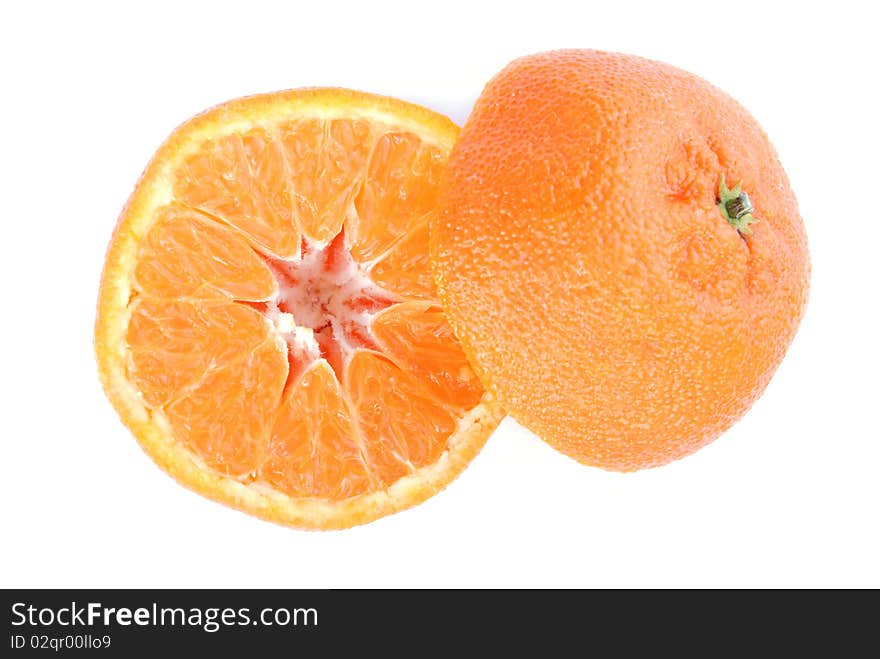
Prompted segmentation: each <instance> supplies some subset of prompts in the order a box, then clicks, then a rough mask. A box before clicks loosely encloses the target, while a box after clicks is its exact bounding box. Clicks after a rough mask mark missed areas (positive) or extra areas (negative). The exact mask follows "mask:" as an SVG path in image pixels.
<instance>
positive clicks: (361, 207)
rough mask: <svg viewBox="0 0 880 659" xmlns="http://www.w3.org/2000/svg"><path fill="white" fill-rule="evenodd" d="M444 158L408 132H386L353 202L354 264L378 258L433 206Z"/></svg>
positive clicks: (380, 140) (376, 148)
mask: <svg viewBox="0 0 880 659" xmlns="http://www.w3.org/2000/svg"><path fill="white" fill-rule="evenodd" d="M446 157H447V154H445V153H443V152H442V151H441V150H440V149H438V148H437V147H434V146H430V145H426V144H424V143H423V142H422V141H421V140H420V139H419V138H418V137H417V136H415V135H413V134H412V133H404V132H389V133H386V134H385V135H382V136H381V137H380V138H379V140H378V142H377V143H376V146H375V148H374V149H373V153H372V156H371V157H370V163H369V167H368V170H367V178H366V180H365V181H364V185H363V188H362V190H361V193H360V195H358V198H357V200H356V201H355V206H356V208H357V214H358V220H357V226H356V230H355V232H354V235H355V236H356V241H355V243H354V245H353V247H352V255H353V256H354V257H355V258H356V259H358V260H361V261H369V260H372V259H375V258H377V257H378V256H380V255H381V254H382V252H384V251H385V250H386V249H388V248H389V247H390V246H391V245H392V243H394V241H395V240H396V239H397V238H399V237H400V236H401V235H403V234H404V233H406V230H407V229H408V228H410V227H412V226H413V224H414V223H415V222H417V221H418V220H419V219H421V218H422V217H423V216H424V215H425V214H426V213H428V212H429V211H430V210H431V209H432V208H433V207H434V203H435V201H436V198H437V186H438V184H439V182H440V175H441V174H442V172H443V168H444V167H445V165H446Z"/></svg>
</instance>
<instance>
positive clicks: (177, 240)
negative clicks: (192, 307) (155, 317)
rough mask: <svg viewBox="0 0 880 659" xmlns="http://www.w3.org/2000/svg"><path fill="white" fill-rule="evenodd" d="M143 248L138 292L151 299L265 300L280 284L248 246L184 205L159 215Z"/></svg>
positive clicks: (166, 208) (136, 280) (136, 277)
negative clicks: (210, 298) (209, 298)
mask: <svg viewBox="0 0 880 659" xmlns="http://www.w3.org/2000/svg"><path fill="white" fill-rule="evenodd" d="M156 215H157V219H156V223H155V224H154V225H153V227H152V229H150V231H149V233H148V234H147V235H146V237H145V238H144V239H143V242H142V243H141V249H140V252H139V254H138V264H137V266H136V268H135V271H134V283H135V288H136V289H137V290H138V291H139V292H141V293H144V294H146V295H149V296H152V297H162V298H175V297H190V298H192V297H216V296H217V295H218V294H220V295H225V296H229V297H234V298H237V299H239V300H265V299H268V298H269V297H270V296H271V295H272V294H273V293H274V291H275V279H274V278H273V277H272V273H271V272H269V269H268V268H267V267H266V264H265V263H264V262H263V261H262V260H261V259H260V258H259V257H258V256H257V255H256V254H255V253H254V251H253V249H251V248H250V247H249V246H248V244H247V241H246V240H245V239H244V238H243V237H242V236H240V235H238V234H236V233H235V232H234V231H232V230H230V229H228V228H224V227H222V226H220V225H219V224H217V223H216V222H213V221H211V220H209V219H207V218H206V217H204V216H203V215H201V214H200V213H198V212H196V211H194V210H191V209H188V208H186V207H183V206H180V205H176V204H175V205H169V206H164V207H162V208H160V209H159V210H158V211H157V212H156Z"/></svg>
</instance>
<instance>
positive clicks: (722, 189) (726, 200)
mask: <svg viewBox="0 0 880 659" xmlns="http://www.w3.org/2000/svg"><path fill="white" fill-rule="evenodd" d="M718 210H720V211H721V214H722V215H723V216H724V219H725V220H727V222H728V224H730V226H732V227H733V228H734V229H736V230H737V231H739V232H740V234H742V235H744V236H750V235H752V229H751V227H750V226H749V225H751V224H755V223H756V222H758V221H759V220H758V218H756V217H755V216H754V215H752V212H754V210H755V207H754V206H752V202H751V200H750V199H749V195H747V194H746V193H745V192H743V189H742V181H740V182H739V183H737V184H736V185H735V186H734V187H733V189H732V190H729V189H728V188H727V183H726V182H725V180H724V174H722V175H721V182H720V183H719V184H718Z"/></svg>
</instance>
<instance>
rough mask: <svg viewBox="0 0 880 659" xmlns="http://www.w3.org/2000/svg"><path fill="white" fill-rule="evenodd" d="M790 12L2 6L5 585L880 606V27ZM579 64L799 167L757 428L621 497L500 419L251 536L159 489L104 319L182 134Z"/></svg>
mask: <svg viewBox="0 0 880 659" xmlns="http://www.w3.org/2000/svg"><path fill="white" fill-rule="evenodd" d="M777 4H778V5H782V6H777ZM786 4H787V3H771V2H766V1H763V2H747V1H744V0H740V1H739V2H736V3H720V4H719V3H712V2H699V3H697V2H695V3H692V4H687V5H685V4H678V3H675V2H661V3H644V4H639V5H633V4H630V3H626V2H621V1H617V0H615V1H614V2H601V3H586V2H583V3H581V2H577V3H575V2H571V3H566V4H561V3H554V2H550V1H548V0H541V1H540V2H535V3H529V4H526V3H522V4H517V3H513V2H506V3H503V4H499V5H497V6H492V7H490V6H489V5H488V4H485V5H484V3H478V2H475V1H471V2H467V3H461V4H455V3H452V2H433V3H429V4H425V5H421V4H419V3H416V2H409V3H402V4H400V5H398V6H393V5H388V4H383V3H380V2H376V1H373V0H364V1H362V2H358V3H353V5H349V6H346V5H344V4H343V3H339V2H323V1H322V2H314V3H310V4H308V5H306V4H305V3H295V2H278V3H273V4H269V3H262V2H256V1H254V0H248V1H247V2H240V3H236V4H227V3H216V2H214V3H204V4H195V3H183V2H173V3H167V4H166V3H158V2H150V3H107V4H106V5H97V4H93V3H84V2H77V3H57V4H54V5H52V4H46V3H38V2H34V3H24V2H21V3H4V5H3V8H2V9H0V76H2V87H0V89H2V94H3V96H4V100H3V102H2V105H0V119H2V121H0V126H2V143H0V221H2V232H3V233H2V239H3V242H2V245H3V249H2V256H0V268H2V273H0V274H2V276H0V281H2V286H3V316H2V318H3V320H2V328H3V329H2V331H3V335H2V336H3V341H2V348H0V350H2V355H0V357H2V361H0V364H2V378H3V379H2V387H3V391H2V396H3V412H2V431H0V432H2V441H0V465H2V469H3V475H2V477H0V495H2V496H0V501H2V503H0V505H2V518H0V523H2V529H3V531H2V535H3V540H2V542H0V586H4V587H11V586H19V587H48V586H95V587H99V586H106V587H133V586H151V587H166V586H167V587H173V586H185V587H190V586H209V587H221V586H236V587H246V586H253V587H343V586H349V587H359V586H479V587H482V586H502V587H505V586H563V587H565V586H582V587H592V586H624V587H626V586H648V587H650V586H692V587H701V586H734V587H735V586H771V587H773V586H873V587H878V586H880V530H878V526H880V515H878V506H880V431H878V414H877V409H878V405H880V388H878V371H880V359H878V345H880V333H878V299H880V296H878V293H877V289H878V283H880V281H878V280H880V277H878V274H880V267H878V261H880V258H878V250H880V203H878V198H880V183H878V177H877V172H878V154H880V140H878V117H880V105H878V101H877V91H876V87H877V68H876V67H877V64H878V63H880V50H878V46H877V42H878V38H877V25H878V21H877V17H876V16H869V15H868V11H870V10H869V9H868V7H870V4H871V3H863V2H858V3H856V2H853V3H848V2H841V1H836V2H833V3H791V4H790V5H788V6H787V7H786ZM484 7H485V8H484ZM559 47H593V48H600V49H606V50H619V51H624V52H630V53H635V54H640V55H644V56H647V57H651V58H655V59H660V60H664V61H667V62H669V63H671V64H674V65H677V66H680V67H682V68H685V69H689V70H691V71H693V72H695V73H697V74H699V75H702V76H703V77H705V78H707V79H709V80H710V81H712V82H714V83H715V84H717V85H718V86H720V87H721V88H723V89H725V90H727V91H728V92H729V93H731V94H732V95H733V96H735V97H736V98H738V99H739V100H740V101H741V102H742V103H743V104H745V106H746V107H748V108H749V109H750V110H751V111H752V113H753V114H754V115H755V116H756V117H757V118H758V120H759V121H760V122H761V123H762V125H763V126H764V128H765V129H766V130H767V132H768V133H769V135H770V137H771V139H772V140H773V141H774V143H775V145H776V147H777V149H778V150H779V153H780V155H781V158H782V161H783V164H784V166H785V167H786V169H787V170H788V172H789V174H790V177H791V180H792V184H793V186H794V189H795V192H796V193H797V195H798V198H799V201H800V204H801V209H802V213H803V216H804V219H805V222H806V226H807V231H808V234H809V238H810V246H811V250H812V258H813V281H812V293H811V298H810V304H809V308H808V310H807V315H806V318H805V320H804V322H803V324H802V326H801V329H800V333H799V334H798V336H797V339H796V340H795V342H794V344H793V346H792V347H791V350H790V352H789V354H788V356H787V358H786V360H785V362H784V363H783V365H782V367H781V368H780V370H779V372H778V374H777V375H776V377H775V379H774V380H773V382H772V384H771V385H770V387H769V389H768V390H767V392H766V394H765V395H764V396H763V398H761V399H760V401H758V403H757V404H756V405H755V407H754V408H753V410H752V411H751V412H750V413H749V414H748V415H747V416H746V417H745V418H744V419H743V420H742V421H741V422H740V423H738V424H737V425H736V426H735V427H734V428H733V429H732V430H730V431H729V432H727V433H726V434H725V435H724V436H723V437H722V438H721V439H719V440H718V441H717V442H715V443H714V444H713V445H711V446H709V447H708V448H706V449H704V450H703V451H701V452H699V453H698V454H696V455H694V456H692V457H689V458H687V459H685V460H683V461H680V462H678V463H675V464H672V465H670V466H667V467H663V468H660V469H655V470H649V471H645V472H641V473H637V474H630V475H621V474H614V473H606V472H603V471H600V470H598V469H591V468H587V467H584V466H581V465H578V464H576V463H575V462H573V461H571V460H569V459H567V458H565V457H563V456H561V455H559V454H557V453H555V452H554V451H553V450H551V449H550V448H548V447H547V446H545V445H544V444H543V443H541V442H540V441H538V440H537V439H536V438H535V437H534V436H532V435H530V434H529V433H528V432H526V431H525V430H523V429H521V428H519V427H517V425H516V424H514V423H513V422H511V421H505V422H504V423H503V424H502V426H501V428H500V429H499V430H498V431H497V433H496V434H495V435H494V436H493V437H492V439H491V440H490V441H489V443H488V444H487V446H486V448H485V450H484V452H483V453H482V454H481V455H480V456H479V457H478V458H477V459H476V460H475V461H474V462H473V464H472V465H471V467H470V468H469V469H468V470H467V471H466V472H465V473H464V474H463V475H462V476H461V477H460V478H459V479H458V480H457V481H455V482H454V483H453V484H452V485H451V486H450V487H449V488H448V489H447V490H446V491H444V492H443V493H441V494H440V495H438V496H436V497H434V498H433V499H431V500H429V501H428V502H427V503H425V504H423V505H421V506H418V507H417V508H415V509H412V510H409V511H407V512H404V513H401V514H398V515H394V516H391V517H388V518H385V519H382V520H379V521H377V522H375V523H372V524H369V525H367V526H364V527H360V528H356V529H352V530H349V531H344V532H329V533H307V532H301V531H296V530H291V529H288V528H283V527H279V526H274V525H272V524H268V523H265V522H262V521H259V520H257V519H255V518H251V517H248V516H246V515H243V514H241V513H238V512H235V511H232V510H229V509H227V508H224V507H222V506H220V505H218V504H215V503H212V502H210V501H207V500H205V499H202V498H201V497H199V496H197V495H195V494H192V493H190V492H189V491H187V490H185V489H184V488H182V487H180V486H179V485H177V484H176V483H175V482H173V481H172V480H171V479H170V478H168V477H167V476H165V475H164V473H162V472H161V471H160V470H159V469H158V468H156V467H155V466H154V465H153V463H152V462H151V461H150V460H149V458H147V456H146V455H145V454H143V453H142V452H141V450H140V449H139V447H138V445H137V443H136V442H135V440H134V439H133V438H132V437H131V436H130V435H129V433H128V431H127V430H126V429H125V428H124V427H123V426H122V424H121V423H120V422H119V421H118V420H117V417H116V414H115V413H114V411H113V409H112V408H111V407H110V405H109V403H108V402H107V401H106V399H105V398H104V396H103V393H102V391H101V389H100V386H99V384H98V378H97V375H96V367H95V363H94V357H93V349H92V326H93V322H94V307H95V300H96V296H97V290H98V279H99V275H100V270H101V265H102V261H103V257H104V249H105V247H106V244H107V241H108V239H109V237H110V234H111V231H112V229H113V226H114V223H115V221H116V217H117V215H118V213H119V211H120V209H121V208H122V206H123V204H124V202H125V200H126V198H127V196H128V194H129V192H130V191H131V188H132V186H133V184H134V183H135V181H136V180H137V178H138V176H139V174H140V172H141V169H142V168H143V166H144V165H145V164H146V162H147V160H148V159H149V157H150V155H151V154H152V153H153V151H154V150H155V149H156V147H157V146H158V145H159V144H160V142H161V141H162V140H163V139H164V138H165V137H166V135H167V134H168V133H169V132H170V131H171V130H172V129H173V128H174V127H175V126H176V125H177V124H178V123H180V122H181V121H183V120H185V119H186V118H188V117H189V116H191V115H193V114H195V113H197V112H199V111H200V110H202V109H204V108H206V107H208V106H211V105H213V104H215V103H218V102H221V101H224V100H227V99H230V98H234V97H237V96H242V95H245V94H251V93H255V92H264V91H273V90H278V89H284V88H289V87H297V86H307V85H338V86H347V87H353V88H358V89H364V90H369V91H373V92H379V93H385V94H390V95H394V96H399V97H402V98H405V99H408V100H412V101H416V102H419V103H423V104H425V105H427V106H429V107H431V108H434V109H436V110H439V111H441V112H445V113H447V114H449V115H451V116H452V117H453V118H454V119H455V120H456V121H457V122H459V123H461V122H463V121H464V120H465V118H466V117H467V114H468V111H469V108H470V107H471V104H472V102H473V100H474V98H475V97H476V96H477V95H478V94H479V92H480V90H481V88H482V85H483V84H484V83H485V82H486V81H487V80H488V78H489V77H490V76H491V75H493V74H494V73H495V72H496V71H497V70H499V69H500V68H501V67H502V66H504V65H505V64H506V63H507V62H508V61H509V60H510V59H512V58H514V57H516V56H519V55H522V54H526V53H530V52H534V51H539V50H547V49H552V48H559ZM658 221H662V218H658Z"/></svg>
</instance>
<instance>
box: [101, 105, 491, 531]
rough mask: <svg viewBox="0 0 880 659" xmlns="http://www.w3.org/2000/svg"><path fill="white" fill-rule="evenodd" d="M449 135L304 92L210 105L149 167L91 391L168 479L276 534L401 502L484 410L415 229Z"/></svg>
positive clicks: (443, 463) (411, 114)
mask: <svg viewBox="0 0 880 659" xmlns="http://www.w3.org/2000/svg"><path fill="white" fill-rule="evenodd" d="M457 132H458V129H457V127H456V126H455V125H454V124H453V123H451V122H450V121H449V120H448V119H446V118H444V117H442V116H439V115H437V114H434V113H432V112H430V111H428V110H426V109H423V108H420V107H417V106H414V105H410V104H408V103H405V102H403V101H398V100H394V99H390V98H383V97H378V96H372V95H368V94H364V93H358V92H352V91H346V90H341V89H311V90H295V91H288V92H279V93H274V94H267V95H262V96H254V97H249V98H244V99H240V100H236V101H232V102H229V103H225V104H223V105H220V106H218V107H216V108H214V109H212V110H209V111H208V112H206V113H204V114H202V115H200V116H198V117H196V118H194V119H192V120H190V121H188V122H187V123H185V124H184V125H183V126H181V127H180V128H178V129H177V130H176V131H175V132H174V133H173V134H172V135H171V137H170V138H169V139H168V140H167V141H166V142H165V144H164V145H163V146H162V147H161V148H160V149H159V150H158V152H157V153H156V155H155V156H154V157H153V159H152V161H151V162H150V164H149V165H148V167H147V169H146V171H145V172H144V174H143V176H142V178H141V180H140V182H139V183H138V185H137V187H136V188H135V190H134V192H133V194H132V196H131V198H130V200H129V202H128V204H127V206H126V208H125V209H124V211H123V213H122V215H121V217H120V219H119V223H118V225H117V227H116V230H115V233H114V234H113V238H112V240H111V243H110V247H109V250H108V254H107V260H106V263H105V268H104V274H103V279H102V282H101V289H100V295H99V303H98V315H97V322H96V336H95V344H96V351H97V357H98V364H99V369H100V375H101V379H102V382H103V385H104V388H105V390H106V392H107V395H108V396H109V398H110V400H111V401H112V403H113V405H114V406H115V407H116V409H117V411H118V412H119V414H120V416H121V417H122V420H123V421H124V422H125V423H126V424H127V425H128V427H129V428H130V429H131V430H132V432H133V433H134V434H135V435H136V437H137V438H138V440H139V441H140V443H141V445H142V446H143V448H144V449H145V450H146V452H147V453H148V454H149V455H150V456H151V457H152V458H153V459H154V460H155V461H156V462H157V463H158V464H159V465H160V466H161V467H162V468H163V469H165V470H166V471H167V472H168V473H170V474H171V475H172V476H174V477H175V478H176V479H177V480H179V481H180V482H181V483H182V484H184V485H186V486H187V487H190V488H192V489H194V490H196V491H198V492H200V493H201V494H203V495H206V496H208V497H210V498H212V499H216V500H218V501H221V502H223V503H226V504H228V505H230V506H234V507H236V508H239V509H241V510H244V511H246V512H249V513H252V514H254V515H257V516H260V517H263V518H266V519H269V520H272V521H275V522H280V523H284V524H289V525H294V526H299V527H305V528H314V529H326V528H340V527H347V526H351V525H354V524H358V523H362V522H366V521H370V520H372V519H375V518H377V517H379V516H381V515H385V514H387V513H391V512H394V511H397V510H400V509H402V508H405V507H407V506H410V505H413V504H415V503H418V502H419V501H421V500H423V499H425V498H427V497H428V496H430V495H431V494H433V493H435V492H437V491H438V490H439V489H441V488H442V487H444V486H445V485H446V484H447V483H448V482H449V481H450V480H452V479H453V478H454V477H455V476H456V474H458V473H459V472H460V471H461V470H462V469H463V468H464V467H465V465H466V464H467V463H468V462H469V460H470V459H471V458H472V457H473V456H474V455H475V454H476V453H477V452H478V451H479V449H480V448H481V446H482V444H483V443H484V441H485V440H486V438H487V436H488V434H489V433H490V432H491V430H492V429H493V428H494V426H495V425H496V424H497V423H498V421H499V419H500V416H501V414H500V412H499V411H498V410H497V408H496V406H494V405H493V404H492V402H491V400H490V398H489V397H488V395H487V394H485V392H484V391H483V389H482V387H481V385H480V383H479V380H478V379H477V378H476V376H475V375H474V373H473V372H472V370H471V369H470V367H469V366H468V363H467V361H466V359H465V357H464V355H463V353H462V352H461V349H460V347H459V345H458V344H457V342H456V340H455V338H454V336H453V334H452V331H451V329H450V328H449V326H448V325H447V324H446V322H445V319H444V317H443V314H442V311H441V310H440V308H439V307H438V304H437V298H436V295H435V288H434V284H433V282H432V278H431V272H430V268H429V263H428V218H429V216H430V215H431V213H432V211H433V210H434V205H435V200H436V192H437V185H438V181H439V178H440V175H441V174H442V172H443V169H444V167H445V165H446V160H447V156H448V152H449V149H450V148H451V146H452V144H453V142H454V140H455V138H456V135H457Z"/></svg>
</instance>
